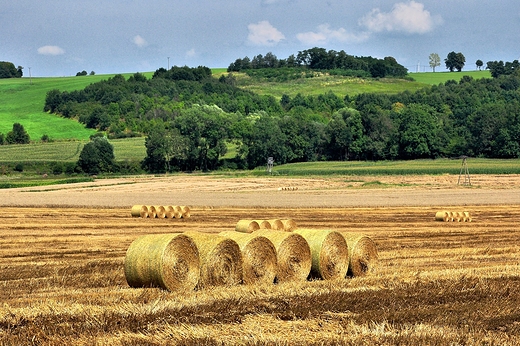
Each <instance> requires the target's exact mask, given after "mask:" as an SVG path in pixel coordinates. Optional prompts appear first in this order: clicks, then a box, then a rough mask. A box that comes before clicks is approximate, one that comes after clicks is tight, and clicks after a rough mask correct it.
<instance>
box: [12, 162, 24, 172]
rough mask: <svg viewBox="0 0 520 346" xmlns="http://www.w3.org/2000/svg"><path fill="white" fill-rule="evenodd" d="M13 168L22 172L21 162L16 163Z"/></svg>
mask: <svg viewBox="0 0 520 346" xmlns="http://www.w3.org/2000/svg"><path fill="white" fill-rule="evenodd" d="M14 170H15V171H17V172H23V163H17V164H16V165H15V166H14Z"/></svg>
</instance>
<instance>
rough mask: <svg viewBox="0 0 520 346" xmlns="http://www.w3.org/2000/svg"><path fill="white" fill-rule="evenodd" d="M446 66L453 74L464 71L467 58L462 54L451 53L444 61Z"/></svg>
mask: <svg viewBox="0 0 520 346" xmlns="http://www.w3.org/2000/svg"><path fill="white" fill-rule="evenodd" d="M444 62H445V64H446V68H447V69H448V70H450V72H453V70H457V71H459V72H460V71H462V68H463V67H464V64H465V63H466V58H465V57H464V55H463V54H462V53H460V52H459V53H455V52H450V53H448V57H447V58H446V59H444Z"/></svg>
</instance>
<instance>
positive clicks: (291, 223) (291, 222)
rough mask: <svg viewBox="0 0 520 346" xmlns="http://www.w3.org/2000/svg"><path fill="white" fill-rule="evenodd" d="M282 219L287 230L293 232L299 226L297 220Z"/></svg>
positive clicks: (284, 228)
mask: <svg viewBox="0 0 520 346" xmlns="http://www.w3.org/2000/svg"><path fill="white" fill-rule="evenodd" d="M281 221H282V223H283V230H284V231H286V232H292V231H293V230H295V229H296V228H297V227H298V226H296V222H295V221H294V220H292V219H284V220H281Z"/></svg>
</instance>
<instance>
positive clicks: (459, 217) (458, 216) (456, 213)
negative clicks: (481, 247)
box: [453, 211, 463, 222]
mask: <svg viewBox="0 0 520 346" xmlns="http://www.w3.org/2000/svg"><path fill="white" fill-rule="evenodd" d="M453 221H456V222H462V221H463V214H462V212H460V211H454V212H453Z"/></svg>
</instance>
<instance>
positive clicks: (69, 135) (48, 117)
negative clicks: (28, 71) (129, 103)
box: [0, 73, 152, 141]
mask: <svg viewBox="0 0 520 346" xmlns="http://www.w3.org/2000/svg"><path fill="white" fill-rule="evenodd" d="M129 75H131V74H127V76H129ZM146 75H147V76H148V75H149V76H151V75H152V73H147V74H146ZM112 76H113V75H94V76H81V77H53V78H31V79H29V78H10V79H0V133H4V134H6V133H7V132H9V131H11V130H12V127H13V123H15V122H18V123H20V124H22V125H23V126H24V128H25V130H26V131H27V132H28V133H29V136H30V137H31V140H33V141H39V140H40V138H41V137H42V135H44V134H46V135H48V136H50V138H51V139H77V140H87V139H88V138H89V136H90V135H92V134H93V133H95V131H94V130H91V129H86V128H85V127H84V126H83V125H82V124H80V123H78V122H76V121H74V120H69V119H63V118H60V117H58V116H55V115H52V114H48V113H44V112H43V106H44V104H45V96H46V95H47V91H49V90H52V89H59V90H61V91H71V90H79V89H83V88H85V87H86V86H87V85H89V84H92V83H96V82H99V81H100V80H103V79H107V78H109V77H112Z"/></svg>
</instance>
